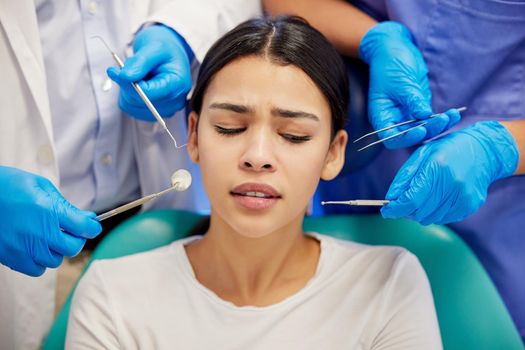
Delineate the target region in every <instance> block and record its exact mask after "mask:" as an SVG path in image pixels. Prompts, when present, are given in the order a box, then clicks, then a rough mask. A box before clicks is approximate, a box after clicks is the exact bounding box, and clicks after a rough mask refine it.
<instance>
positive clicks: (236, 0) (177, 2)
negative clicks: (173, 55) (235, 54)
mask: <svg viewBox="0 0 525 350" xmlns="http://www.w3.org/2000/svg"><path fill="white" fill-rule="evenodd" d="M261 15H262V8H261V1H260V0H192V1H190V2H188V0H172V1H170V2H169V3H167V4H166V5H164V6H162V7H161V8H159V9H158V10H156V11H154V12H153V13H152V14H150V16H149V17H148V18H147V20H146V22H157V23H162V24H164V25H166V26H168V27H171V28H172V29H174V30H175V31H176V32H177V33H179V34H180V35H181V36H182V37H183V38H184V39H185V40H186V42H187V43H188V45H189V46H190V47H191V49H192V50H193V53H194V54H195V57H196V58H197V60H198V61H199V62H202V60H203V58H204V56H205V55H206V52H207V51H208V49H209V48H210V47H211V46H212V45H213V43H214V42H215V41H216V40H217V39H219V38H220V37H221V36H222V35H223V34H224V33H226V32H227V31H229V30H230V29H233V28H234V27H235V26H236V25H237V24H239V23H241V22H243V21H245V20H248V19H250V18H253V17H258V16H261Z"/></svg>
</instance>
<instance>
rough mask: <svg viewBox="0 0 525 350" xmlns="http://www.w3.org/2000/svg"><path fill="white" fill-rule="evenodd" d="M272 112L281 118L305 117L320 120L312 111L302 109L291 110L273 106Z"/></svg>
mask: <svg viewBox="0 0 525 350" xmlns="http://www.w3.org/2000/svg"><path fill="white" fill-rule="evenodd" d="M272 114H273V115H277V116H279V117H282V118H307V119H311V120H315V121H317V122H318V121H320V119H319V117H318V116H316V115H315V114H313V113H308V112H303V111H292V110H289V109H282V108H273V109H272Z"/></svg>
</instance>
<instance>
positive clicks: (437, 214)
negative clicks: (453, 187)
mask: <svg viewBox="0 0 525 350" xmlns="http://www.w3.org/2000/svg"><path fill="white" fill-rule="evenodd" d="M453 196H454V197H457V196H456V195H453ZM456 200H457V199H456V198H448V200H447V201H445V202H444V203H441V204H440V205H439V206H438V207H437V208H436V209H435V210H434V212H432V214H431V215H427V217H425V218H423V219H422V220H421V221H419V222H420V223H421V224H422V225H425V226H426V225H431V224H439V225H442V224H448V223H449V222H450V221H448V219H447V217H448V218H450V214H453V203H454V202H455V201H456Z"/></svg>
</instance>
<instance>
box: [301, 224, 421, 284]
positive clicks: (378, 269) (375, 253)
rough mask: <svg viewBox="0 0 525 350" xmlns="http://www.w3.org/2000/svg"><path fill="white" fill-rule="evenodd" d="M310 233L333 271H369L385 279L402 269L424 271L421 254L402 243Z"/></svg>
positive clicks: (403, 270) (364, 273)
mask: <svg viewBox="0 0 525 350" xmlns="http://www.w3.org/2000/svg"><path fill="white" fill-rule="evenodd" d="M311 235H313V236H314V237H316V238H317V239H318V240H319V241H320V242H321V250H322V254H324V255H325V258H326V259H325V260H326V265H327V269H329V270H332V273H343V274H347V275H348V274H351V275H354V274H355V273H357V274H362V275H363V276H364V275H369V276H371V277H373V278H374V279H376V280H377V279H379V280H383V281H384V282H385V281H386V280H388V279H390V278H391V277H392V276H396V275H398V274H399V273H401V274H410V273H412V272H414V271H421V272H422V271H423V268H422V266H421V264H420V262H419V260H418V258H417V257H416V256H415V255H414V254H412V253H411V252H410V251H408V250H407V249H405V248H403V247H399V246H385V245H368V244H362V243H357V242H353V241H348V240H343V239H338V238H334V237H330V236H326V235H322V234H317V233H311ZM423 274H424V272H423Z"/></svg>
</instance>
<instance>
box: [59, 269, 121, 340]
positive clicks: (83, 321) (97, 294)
mask: <svg viewBox="0 0 525 350" xmlns="http://www.w3.org/2000/svg"><path fill="white" fill-rule="evenodd" d="M113 315H115V313H114V312H113V306H112V305H111V301H110V299H109V296H108V293H107V287H106V283H105V281H104V278H103V275H102V274H101V272H100V270H99V266H98V264H97V262H96V261H95V262H93V264H91V266H90V267H89V269H88V271H87V272H86V273H85V275H84V276H83V277H82V278H81V280H80V282H79V284H78V286H77V288H76V290H75V293H74V296H73V300H72V303H71V309H70V311H69V322H68V327H67V336H66V346H65V348H66V349H120V348H121V347H120V345H119V341H118V336H117V328H116V324H115V320H114V319H113Z"/></svg>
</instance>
